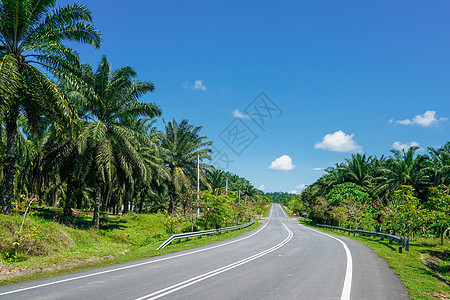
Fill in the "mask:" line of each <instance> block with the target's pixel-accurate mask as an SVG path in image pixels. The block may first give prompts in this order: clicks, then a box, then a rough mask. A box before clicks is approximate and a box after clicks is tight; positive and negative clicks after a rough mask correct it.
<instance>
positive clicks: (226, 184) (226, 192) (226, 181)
mask: <svg viewBox="0 0 450 300" xmlns="http://www.w3.org/2000/svg"><path fill="white" fill-rule="evenodd" d="M225 195H228V176H227V177H226V178H225Z"/></svg>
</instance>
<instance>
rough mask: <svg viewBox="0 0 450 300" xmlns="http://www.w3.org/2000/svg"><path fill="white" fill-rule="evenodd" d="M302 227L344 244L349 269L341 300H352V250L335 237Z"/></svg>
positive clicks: (347, 269)
mask: <svg viewBox="0 0 450 300" xmlns="http://www.w3.org/2000/svg"><path fill="white" fill-rule="evenodd" d="M300 226H302V227H304V228H307V229H309V230H312V231H315V232H317V233H320V234H323V235H325V236H327V237H330V238H332V239H335V240H337V241H339V243H341V244H342V246H343V247H344V250H345V254H346V255H347V268H346V271H345V279H344V286H343V287H342V294H341V300H350V296H351V295H350V294H351V291H352V277H353V261H352V254H351V252H350V249H348V247H347V244H346V243H344V242H343V241H342V240H340V239H338V238H337V237H334V236H332V235H329V234H327V233H324V232H322V231H319V230H316V229H312V228H309V227H307V226H304V225H300Z"/></svg>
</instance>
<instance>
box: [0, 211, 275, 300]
mask: <svg viewBox="0 0 450 300" xmlns="http://www.w3.org/2000/svg"><path fill="white" fill-rule="evenodd" d="M270 212H272V207H271V209H270ZM270 220H271V219H270V218H269V219H268V221H267V222H266V223H265V224H264V225H263V226H262V227H261V228H259V229H258V230H257V231H255V232H254V233H252V234H250V235H248V236H246V237H243V238H240V239H237V240H234V241H231V242H227V243H224V244H220V245H216V246H212V247H208V248H203V249H199V250H194V251H191V252H187V253H182V254H178V255H174V256H169V257H164V258H160V259H157V260H152V261H147V262H143V263H138V264H134V265H130V266H125V267H120V268H116V269H111V270H106V271H101V272H96V273H92V274H87V275H82V276H77V277H72V278H67V279H62V280H57V281H52V282H48V283H43V284H38V285H34V286H29V287H26V288H21V289H17V290H12V291H8V292H3V293H0V296H4V295H9V294H14V293H19V292H23V291H27V290H32V289H37V288H41V287H46V286H49V285H54V284H59V283H64V282H68V281H73V280H78V279H83V278H88V277H92V276H97V275H102V274H107V273H111V272H116V271H121V270H126V269H130V268H135V267H140V266H144V265H148V264H152V263H156V262H160V261H165V260H169V259H173V258H177V257H182V256H187V255H191V254H195V253H199V252H203V251H208V250H211V249H216V248H219V247H223V246H227V245H230V244H233V243H237V242H240V241H243V240H245V239H248V238H250V237H252V236H254V235H255V234H257V233H259V232H260V231H261V230H263V229H264V228H265V227H266V226H267V225H268V224H269V222H270Z"/></svg>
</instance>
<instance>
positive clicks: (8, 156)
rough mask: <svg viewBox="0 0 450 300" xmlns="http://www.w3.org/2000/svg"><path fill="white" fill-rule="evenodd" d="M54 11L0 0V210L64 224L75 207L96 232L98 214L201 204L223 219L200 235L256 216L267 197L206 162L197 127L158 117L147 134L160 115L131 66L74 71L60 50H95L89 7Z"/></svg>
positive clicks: (72, 56) (188, 210)
mask: <svg viewBox="0 0 450 300" xmlns="http://www.w3.org/2000/svg"><path fill="white" fill-rule="evenodd" d="M54 5H55V1H54V0H44V1H42V0H41V1H36V0H24V1H10V0H2V1H0V61H1V64H0V159H1V160H2V162H3V163H2V164H1V166H0V186H1V190H0V191H1V197H0V207H1V212H2V213H3V214H6V215H9V214H11V213H12V211H13V209H14V208H17V207H20V206H28V205H29V204H30V202H32V205H39V206H42V205H44V206H53V207H60V208H63V212H64V215H65V216H66V217H67V218H66V221H68V222H70V217H71V216H72V215H73V209H74V208H77V209H84V210H86V211H92V214H93V217H92V224H93V226H94V227H96V228H99V226H100V217H101V212H102V211H103V212H108V213H111V214H119V213H120V214H126V213H128V212H130V211H132V212H134V213H156V212H163V213H164V212H169V213H170V214H171V215H172V216H174V217H176V216H183V217H187V218H194V217H195V216H196V214H197V209H200V214H206V212H208V214H211V211H214V209H216V207H214V209H212V207H211V206H214V205H216V206H218V207H219V206H224V205H225V207H220V208H217V209H218V210H223V211H225V212H226V215H227V216H229V217H227V218H225V219H224V220H218V219H214V218H215V217H210V218H209V219H208V221H204V226H221V225H223V224H229V223H232V222H241V221H243V220H244V219H248V218H251V217H252V216H253V215H255V214H257V213H258V209H255V207H256V206H257V205H256V204H258V205H259V207H263V203H265V201H266V199H265V198H264V196H263V195H262V194H261V193H260V192H258V191H257V190H256V189H255V188H254V187H253V186H252V185H251V184H250V183H249V182H248V181H247V180H245V179H243V178H240V177H239V176H236V175H233V174H230V173H226V172H223V171H220V170H215V169H214V167H213V166H212V165H210V164H208V163H207V162H208V161H209V160H210V151H211V150H210V149H209V148H210V147H208V146H209V145H210V144H211V141H209V140H208V138H207V137H206V136H202V135H201V134H200V131H201V126H195V125H192V124H190V123H189V122H188V121H187V120H181V121H176V120H164V129H163V130H157V129H156V127H155V126H154V123H155V120H156V118H157V117H160V116H161V114H162V112H161V109H160V108H159V106H158V105H157V104H154V103H148V100H147V99H146V98H144V97H146V96H147V95H148V94H149V93H151V92H153V91H154V89H155V87H154V85H153V84H152V83H151V82H150V81H140V80H137V73H136V71H135V70H134V69H133V68H132V67H130V66H124V67H120V68H117V69H112V68H111V63H110V62H109V61H108V60H107V58H106V56H103V57H101V58H100V61H99V64H98V66H96V67H92V66H89V65H86V64H82V62H81V61H80V59H79V57H78V54H77V53H76V52H75V51H73V50H72V49H71V48H69V47H67V46H65V44H64V42H66V41H76V42H80V43H86V44H91V45H93V46H94V47H95V48H98V47H100V43H101V36H100V33H99V32H98V30H97V29H96V28H95V27H94V25H93V24H92V16H91V13H90V12H89V10H88V9H87V8H86V7H84V6H82V5H78V4H73V5H68V6H65V7H60V8H55V7H54ZM17 16H18V17H17ZM197 160H199V161H200V164H199V169H200V171H199V175H200V176H199V180H200V188H201V190H202V191H208V190H209V192H206V193H203V194H202V195H198V193H197V192H196V190H197ZM226 181H228V187H229V188H228V189H227V190H226V191H225V189H226ZM198 196H200V200H198ZM216 198H220V201H217V199H216ZM204 208H205V209H206V210H203V209H204ZM229 210H231V211H232V212H230V211H229ZM259 210H260V209H259ZM236 215H238V216H239V217H236ZM213 220H214V221H213ZM200 225H201V224H200Z"/></svg>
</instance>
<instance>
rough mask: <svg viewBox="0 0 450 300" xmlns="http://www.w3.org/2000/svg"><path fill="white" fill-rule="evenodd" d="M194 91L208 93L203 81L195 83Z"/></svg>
mask: <svg viewBox="0 0 450 300" xmlns="http://www.w3.org/2000/svg"><path fill="white" fill-rule="evenodd" d="M192 88H193V89H194V90H202V91H206V86H205V85H204V84H203V81H201V80H196V81H195V82H194V86H193V87H192Z"/></svg>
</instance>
